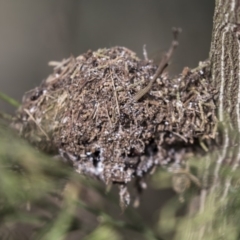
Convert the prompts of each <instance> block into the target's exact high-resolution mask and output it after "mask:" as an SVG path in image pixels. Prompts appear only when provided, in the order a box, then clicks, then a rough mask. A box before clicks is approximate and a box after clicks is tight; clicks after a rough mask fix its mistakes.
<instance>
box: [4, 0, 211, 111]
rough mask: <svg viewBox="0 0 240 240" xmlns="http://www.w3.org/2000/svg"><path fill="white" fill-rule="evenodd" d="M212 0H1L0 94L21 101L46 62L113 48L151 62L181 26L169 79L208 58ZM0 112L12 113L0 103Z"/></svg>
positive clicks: (42, 74) (48, 70)
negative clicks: (144, 55)
mask: <svg viewBox="0 0 240 240" xmlns="http://www.w3.org/2000/svg"><path fill="white" fill-rule="evenodd" d="M213 8H214V0H150V1H147V0H121V1H117V0H101V1H99V0H88V1H87V0H43V1H32V0H21V1H16V0H0V91H2V92H4V93H6V94H8V95H10V96H12V97H14V98H16V99H17V100H19V101H20V100H21V98H22V95H23V94H24V92H26V91H27V90H29V89H31V88H34V87H35V86H37V85H38V84H39V83H40V82H41V81H42V80H43V79H44V78H46V77H47V76H48V74H50V73H51V68H50V67H48V65H47V63H48V61H50V60H61V59H63V58H67V57H69V56H70V55H71V54H73V55H74V56H77V55H79V54H81V53H83V52H86V51H87V50H88V49H92V50H96V49H98V48H103V47H112V46H116V45H120V46H125V47H128V48H130V49H132V50H133V51H136V52H137V54H138V56H139V57H142V49H143V45H144V44H146V46H147V51H148V55H149V57H150V58H153V59H154V60H155V61H156V62H157V61H159V60H160V58H161V56H162V54H163V53H164V51H165V50H167V48H168V46H169V44H170V41H171V39H172V34H171V29H172V27H181V28H182V29H183V32H182V34H181V36H180V46H179V48H178V49H177V51H176V52H175V54H174V58H173V60H172V64H171V67H170V71H171V74H177V73H178V72H180V71H181V69H182V68H183V67H184V66H190V67H194V66H196V65H197V64H198V62H199V61H200V60H204V59H206V58H207V57H208V51H209V47H210V40H211V28H212V16H213ZM0 110H2V111H7V112H13V109H11V108H9V106H7V105H6V104H4V103H2V102H1V101H0Z"/></svg>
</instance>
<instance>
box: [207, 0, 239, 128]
mask: <svg viewBox="0 0 240 240" xmlns="http://www.w3.org/2000/svg"><path fill="white" fill-rule="evenodd" d="M239 10H240V1H239V0H228V1H226V0H216V6H215V13H214V20H213V32H212V42H211V50H210V60H211V73H212V81H213V84H214V86H215V87H216V89H218V90H219V95H218V117H219V120H220V122H222V121H223V120H224V119H225V117H226V116H230V120H231V123H233V125H234V126H235V127H237V128H238V131H239V130H240V83H239V80H240V41H239V40H240V25H239V24H240V13H239Z"/></svg>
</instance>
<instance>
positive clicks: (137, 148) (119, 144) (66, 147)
mask: <svg viewBox="0 0 240 240" xmlns="http://www.w3.org/2000/svg"><path fill="white" fill-rule="evenodd" d="M50 65H52V66H53V67H54V71H53V74H51V75H50V76H49V77H48V78H47V79H46V80H45V81H43V82H42V84H41V85H40V86H39V87H37V88H35V89H33V90H31V91H29V92H27V93H26V94H25V95H24V97H23V102H22V106H21V107H20V108H19V110H18V112H17V117H16V121H15V122H14V124H13V125H14V127H15V128H17V129H18V131H19V132H20V134H21V135H22V136H23V137H25V138H27V139H28V140H29V141H31V142H32V143H33V144H34V145H36V146H37V147H39V148H40V149H42V150H44V151H47V152H50V153H53V154H55V153H60V155H61V156H62V157H63V158H64V159H65V160H67V161H68V162H70V163H71V164H72V165H73V166H74V168H75V170H76V171H77V172H79V173H81V174H85V175H88V176H91V177H96V178H98V179H100V180H102V181H103V182H105V183H106V184H107V185H110V184H112V183H118V184H119V186H120V198H121V203H122V205H123V206H124V205H128V204H129V202H130V196H129V193H128V191H127V188H126V184H127V183H128V182H130V181H131V180H132V179H136V181H137V184H138V185H137V189H138V190H139V191H140V190H141V189H142V188H143V186H145V184H144V181H143V178H144V176H145V175H147V174H149V173H151V172H152V171H153V169H154V168H155V166H159V165H162V166H163V165H166V164H168V163H170V162H174V163H176V162H178V163H181V162H182V161H184V160H185V157H184V156H185V154H187V153H188V152H189V151H192V149H193V148H195V147H196V145H199V144H196V143H199V142H204V141H205V140H208V139H212V138H214V135H215V131H216V123H217V120H216V115H215V105H214V102H213V96H214V95H215V93H216V92H215V90H214V89H213V87H212V86H211V85H210V83H209V69H208V66H209V64H208V62H203V63H201V64H200V65H199V67H198V68H196V69H194V70H190V69H188V68H185V69H184V70H183V72H182V74H180V75H179V77H176V78H173V79H170V78H169V77H168V74H167V73H166V72H164V73H163V74H162V75H161V76H159V77H158V78H157V79H156V81H154V82H153V83H152V86H151V89H150V91H148V92H147V93H146V94H145V95H143V96H141V99H138V98H137V99H136V97H135V96H137V94H138V93H139V92H141V91H142V89H144V88H146V87H147V86H148V84H149V82H150V81H151V79H153V76H154V74H155V72H156V70H157V66H155V65H154V64H153V62H152V61H149V60H141V59H139V58H138V57H137V56H136V54H135V53H134V52H132V51H131V50H129V49H127V48H124V47H113V48H110V49H99V50H97V51H95V52H92V51H88V52H87V53H85V54H83V55H80V56H78V57H77V58H75V57H70V58H69V59H65V60H63V61H62V62H51V63H50Z"/></svg>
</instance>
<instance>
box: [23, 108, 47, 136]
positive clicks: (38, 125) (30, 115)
mask: <svg viewBox="0 0 240 240" xmlns="http://www.w3.org/2000/svg"><path fill="white" fill-rule="evenodd" d="M24 111H25V112H26V113H27V114H28V116H29V117H30V118H31V119H32V120H33V122H34V123H35V124H36V125H37V127H38V128H39V129H40V130H41V132H42V133H43V134H44V135H45V136H46V138H47V140H48V141H49V140H50V138H49V137H48V135H47V133H46V132H45V131H44V130H43V129H42V127H41V126H40V124H38V123H37V121H36V120H35V119H34V117H33V116H32V114H31V113H30V112H29V111H28V110H27V109H24Z"/></svg>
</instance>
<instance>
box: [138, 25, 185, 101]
mask: <svg viewBox="0 0 240 240" xmlns="http://www.w3.org/2000/svg"><path fill="white" fill-rule="evenodd" d="M180 32H181V29H180V28H174V29H173V41H172V44H171V46H170V48H169V50H168V52H167V53H166V54H165V55H164V57H163V59H162V60H161V62H160V64H159V66H158V68H157V71H156V73H155V75H154V76H153V79H152V80H151V81H150V82H149V84H148V85H147V86H146V87H145V88H143V89H142V90H140V91H139V92H138V93H137V94H136V95H135V96H134V100H135V101H138V100H139V99H141V98H142V97H143V96H144V95H145V94H146V93H148V92H149V91H150V90H151V88H152V85H153V83H154V82H155V81H156V79H157V78H158V77H159V76H160V75H161V74H162V73H163V71H164V69H165V68H166V67H167V66H168V62H169V60H170V58H171V57H172V54H173V51H174V50H175V48H176V47H177V46H178V41H177V37H178V34H179V33H180Z"/></svg>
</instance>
